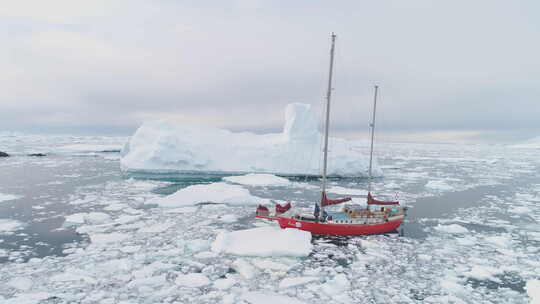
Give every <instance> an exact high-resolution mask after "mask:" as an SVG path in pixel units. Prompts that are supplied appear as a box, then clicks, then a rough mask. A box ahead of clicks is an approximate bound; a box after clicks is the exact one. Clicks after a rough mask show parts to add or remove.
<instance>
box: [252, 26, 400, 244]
mask: <svg viewBox="0 0 540 304" xmlns="http://www.w3.org/2000/svg"><path fill="white" fill-rule="evenodd" d="M335 42H336V35H335V34H334V33H332V36H331V48H330V68H329V76H328V88H327V93H326V113H325V114H326V115H325V118H326V119H325V125H324V149H323V170H322V184H321V200H320V202H319V204H318V205H316V208H315V212H314V214H313V215H298V214H294V215H293V214H292V211H291V210H290V209H291V205H290V203H288V204H287V205H285V206H281V205H276V211H275V213H274V214H270V210H269V209H268V208H267V207H265V206H262V205H259V207H257V211H256V217H257V218H262V219H267V220H275V221H277V222H278V223H279V226H280V227H281V228H294V229H300V230H304V231H309V232H311V233H313V234H319V235H364V234H377V233H385V232H390V231H393V230H395V229H396V228H398V227H399V226H400V225H401V223H402V222H403V220H404V218H405V212H404V209H403V208H402V207H400V206H399V202H397V201H379V200H375V199H374V198H373V196H372V195H371V183H372V164H373V141H374V133H375V111H376V107H377V94H378V89H379V88H378V86H375V94H374V99H373V117H372V121H371V124H370V127H371V146H370V159H369V182H368V195H367V207H366V208H363V207H361V206H359V205H355V204H351V205H345V206H344V207H343V209H342V210H341V211H339V212H330V211H328V212H327V211H325V207H326V206H330V205H335V204H341V203H344V202H348V201H351V198H342V199H336V200H330V199H328V196H327V195H326V187H327V167H328V133H329V125H330V101H331V98H332V74H333V68H334V50H335ZM371 205H382V206H383V207H381V208H380V209H376V210H371V208H370V206H371ZM384 206H393V207H391V208H390V207H384Z"/></svg>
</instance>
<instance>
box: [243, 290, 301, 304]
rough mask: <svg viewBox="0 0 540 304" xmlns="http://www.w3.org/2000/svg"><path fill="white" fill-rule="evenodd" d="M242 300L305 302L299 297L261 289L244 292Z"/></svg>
mask: <svg viewBox="0 0 540 304" xmlns="http://www.w3.org/2000/svg"><path fill="white" fill-rule="evenodd" d="M242 300H244V301H245V302H247V303H250V304H276V303H287V304H305V302H302V301H300V300H298V299H295V298H291V297H287V296H284V295H280V294H277V293H267V292H259V291H250V292H246V293H244V294H242Z"/></svg>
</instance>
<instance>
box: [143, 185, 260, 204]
mask: <svg viewBox="0 0 540 304" xmlns="http://www.w3.org/2000/svg"><path fill="white" fill-rule="evenodd" d="M267 201H268V200H265V199H262V198H259V197H256V196H252V195H251V194H250V193H249V191H248V190H247V189H245V188H243V187H242V186H238V185H231V184H227V183H223V182H219V183H212V184H201V185H192V186H188V187H186V188H183V189H180V190H178V191H177V192H176V193H174V194H171V195H169V196H165V197H160V198H155V199H152V200H149V201H148V202H147V203H148V204H157V205H158V206H160V207H166V208H175V207H182V206H189V205H195V204H198V203H209V202H210V203H217V204H230V205H257V204H261V203H266V202H267Z"/></svg>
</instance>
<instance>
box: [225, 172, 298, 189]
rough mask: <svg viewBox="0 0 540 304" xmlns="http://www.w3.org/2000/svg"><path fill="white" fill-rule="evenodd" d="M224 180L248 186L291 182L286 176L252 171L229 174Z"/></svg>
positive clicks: (284, 184)
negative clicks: (243, 173) (237, 174)
mask: <svg viewBox="0 0 540 304" xmlns="http://www.w3.org/2000/svg"><path fill="white" fill-rule="evenodd" d="M223 180H224V181H227V182H230V183H234V184H240V185H247V186H288V185H290V184H291V181H289V180H288V179H286V178H283V177H279V176H275V175H272V174H262V173H259V174H257V173H250V174H246V175H239V176H227V177H224V178H223Z"/></svg>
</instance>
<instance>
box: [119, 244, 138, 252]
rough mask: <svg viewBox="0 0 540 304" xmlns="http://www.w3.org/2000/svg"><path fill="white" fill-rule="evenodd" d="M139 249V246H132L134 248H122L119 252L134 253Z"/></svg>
mask: <svg viewBox="0 0 540 304" xmlns="http://www.w3.org/2000/svg"><path fill="white" fill-rule="evenodd" d="M140 249H141V246H140V245H134V246H124V247H122V248H120V251H122V252H124V253H135V252H137V251H139V250H140Z"/></svg>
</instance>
